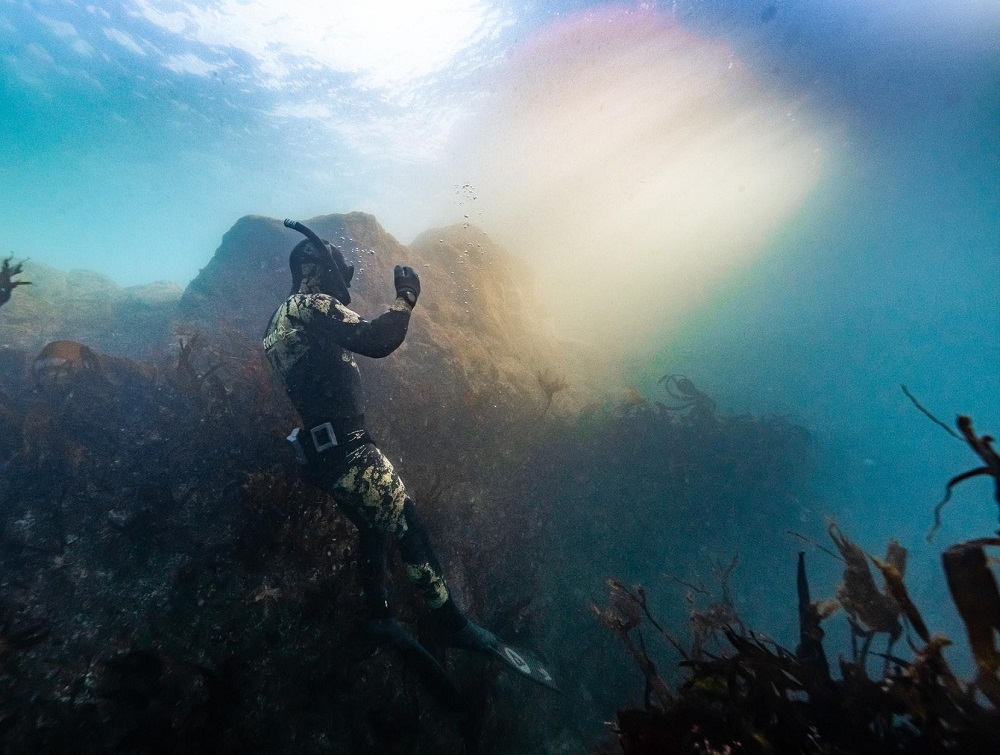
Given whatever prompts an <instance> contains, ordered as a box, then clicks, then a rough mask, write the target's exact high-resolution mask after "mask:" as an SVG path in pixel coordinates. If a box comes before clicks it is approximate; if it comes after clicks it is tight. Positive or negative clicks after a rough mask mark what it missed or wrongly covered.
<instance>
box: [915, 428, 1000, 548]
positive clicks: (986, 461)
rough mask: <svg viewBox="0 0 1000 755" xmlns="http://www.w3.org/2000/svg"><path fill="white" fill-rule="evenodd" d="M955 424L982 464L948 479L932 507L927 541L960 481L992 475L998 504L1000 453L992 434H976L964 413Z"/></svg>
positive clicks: (939, 521) (938, 525)
mask: <svg viewBox="0 0 1000 755" xmlns="http://www.w3.org/2000/svg"><path fill="white" fill-rule="evenodd" d="M956 424H957V425H958V430H959V432H960V433H961V434H962V438H963V439H964V440H965V442H966V443H967V444H968V446H969V448H971V449H972V450H973V451H975V452H976V455H977V456H978V457H979V458H980V459H982V460H983V466H981V467H976V468H975V469H970V470H968V471H967V472H962V473H961V474H959V475H955V476H954V477H952V478H951V479H950V480H948V484H947V485H945V492H944V498H942V499H941V502H940V503H939V504H938V505H937V506H936V507H935V508H934V526H933V527H932V528H931V531H930V532H928V533H927V542H930V541H931V540H933V538H934V533H935V532H937V531H938V529H939V528H940V527H941V510H942V509H943V508H944V507H945V505H947V503H948V501H950V500H951V494H952V491H953V489H954V488H955V486H956V485H958V484H959V483H960V482H964V481H965V480H970V479H972V478H973V477H981V476H984V475H985V476H988V477H992V478H993V482H994V489H993V499H994V500H995V501H996V502H997V505H998V506H1000V454H997V452H996V449H994V448H993V442H994V441H993V438H992V436H989V435H983V436H979V435H976V431H975V430H974V429H973V428H972V418H970V417H967V416H966V415H964V414H960V415H958V418H957V420H956Z"/></svg>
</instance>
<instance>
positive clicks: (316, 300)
mask: <svg viewBox="0 0 1000 755" xmlns="http://www.w3.org/2000/svg"><path fill="white" fill-rule="evenodd" d="M285 303H286V304H287V305H288V306H289V307H290V308H294V309H297V310H299V311H300V312H305V311H308V310H316V311H319V312H322V313H323V314H328V313H329V312H330V310H332V309H333V308H334V305H336V304H337V300H336V299H334V298H333V297H332V296H329V295H328V294H292V295H291V296H289V297H288V298H287V299H286V300H285Z"/></svg>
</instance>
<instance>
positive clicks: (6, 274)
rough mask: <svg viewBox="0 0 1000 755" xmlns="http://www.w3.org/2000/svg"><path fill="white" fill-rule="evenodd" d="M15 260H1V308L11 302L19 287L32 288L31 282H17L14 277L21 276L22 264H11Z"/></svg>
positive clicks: (9, 258)
mask: <svg viewBox="0 0 1000 755" xmlns="http://www.w3.org/2000/svg"><path fill="white" fill-rule="evenodd" d="M13 259H14V258H13V257H12V256H11V257H6V258H5V259H3V260H0V307H2V306H3V305H4V304H6V303H7V302H9V301H10V296H11V294H12V293H14V289H15V288H17V287H18V286H30V285H31V281H17V280H14V276H16V275H20V274H21V265H22V263H20V262H18V263H16V264H11V260H13Z"/></svg>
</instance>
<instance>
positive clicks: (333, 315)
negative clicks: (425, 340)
mask: <svg viewBox="0 0 1000 755" xmlns="http://www.w3.org/2000/svg"><path fill="white" fill-rule="evenodd" d="M409 324H410V307H409V306H408V305H407V304H405V302H403V301H402V300H398V299H397V301H396V303H395V304H393V306H392V308H391V309H389V311H388V312H386V313H384V314H382V315H379V316H378V317H376V318H375V319H374V320H371V321H368V320H365V319H364V318H363V317H359V316H358V315H356V314H355V313H354V312H351V310H349V309H347V308H346V307H345V308H340V307H331V308H330V312H329V314H328V315H327V316H326V317H324V318H323V325H324V329H325V330H327V334H328V336H329V337H330V338H331V339H332V340H333V341H334V342H336V343H337V345H338V346H340V347H341V348H343V349H347V351H351V352H354V353H355V354H360V355H361V356H365V357H374V358H376V359H380V358H382V357H385V356H389V354H391V353H392V352H394V351H395V350H396V349H398V348H399V345H400V344H401V343H403V340H404V339H405V338H406V330H407V328H408V327H409Z"/></svg>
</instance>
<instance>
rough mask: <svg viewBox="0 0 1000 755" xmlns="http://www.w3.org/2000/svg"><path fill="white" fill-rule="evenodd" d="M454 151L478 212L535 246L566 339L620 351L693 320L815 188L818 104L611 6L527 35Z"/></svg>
mask: <svg viewBox="0 0 1000 755" xmlns="http://www.w3.org/2000/svg"><path fill="white" fill-rule="evenodd" d="M494 90H495V95H494V96H493V98H492V100H491V101H490V102H489V103H488V104H487V106H486V110H485V112H483V113H482V114H480V116H479V117H477V118H476V120H475V121H474V122H473V123H472V124H470V125H468V127H467V128H466V129H465V131H464V133H463V134H462V135H461V137H460V138H459V139H458V140H457V141H456V144H455V147H454V150H453V153H454V155H455V163H454V166H453V171H454V174H453V175H454V178H453V180H454V182H455V183H457V184H459V185H462V184H465V183H468V184H471V185H473V186H475V189H476V196H477V199H476V203H475V205H476V206H475V208H474V212H473V215H472V220H474V221H475V222H477V223H480V224H481V225H482V226H483V227H484V228H485V229H486V230H487V231H488V232H489V233H490V234H491V235H493V236H495V237H496V238H498V239H499V240H500V241H501V242H502V243H504V244H506V245H508V246H510V247H512V248H514V249H518V250H520V251H522V252H523V253H524V254H526V255H527V256H529V257H530V258H531V259H532V261H533V262H534V263H535V266H536V267H537V269H538V270H539V275H540V280H539V283H540V285H541V289H542V294H543V296H544V299H545V300H546V301H547V302H548V303H549V306H550V312H549V314H550V315H552V317H553V319H554V320H555V322H556V324H557V325H560V326H561V329H562V330H563V331H564V332H567V333H571V334H573V335H574V336H576V337H580V338H585V339H587V340H589V341H592V342H593V341H595V339H599V342H600V343H603V344H607V345H608V346H609V348H613V349H621V348H628V347H631V346H634V345H635V344H637V343H640V342H642V341H643V340H644V338H645V337H646V336H648V335H649V334H651V333H653V332H658V333H660V334H661V335H662V334H663V332H664V331H669V329H670V328H671V327H673V326H676V325H677V324H678V323H679V322H680V321H681V318H682V316H683V315H685V314H687V313H689V312H690V311H691V309H692V308H693V307H694V306H696V305H697V304H698V303H699V302H700V301H702V300H704V297H705V296H706V295H707V294H708V293H709V292H710V291H711V290H712V289H713V286H714V285H716V284H717V283H718V282H719V281H721V280H723V279H724V278H725V277H726V276H728V275H731V274H733V273H734V272H735V271H737V270H740V269H741V268H744V267H745V266H746V265H747V264H748V263H749V262H750V261H751V260H752V259H753V258H754V257H755V256H758V255H759V254H761V252H762V250H763V249H764V247H765V245H766V242H767V240H768V239H769V237H770V235H771V234H772V233H773V232H774V231H775V229H776V228H778V227H779V225H780V224H781V223H783V222H786V221H787V220H788V219H789V218H790V217H791V215H792V214H793V213H794V212H795V211H796V209H797V208H798V207H799V206H800V205H801V203H802V202H803V200H804V199H805V197H806V196H807V195H808V194H809V192H810V190H811V189H812V187H813V186H814V185H815V183H816V181H817V180H818V177H819V175H820V171H821V165H822V155H823V139H822V137H821V135H820V133H819V131H818V129H817V127H816V126H815V125H814V124H812V123H810V120H809V117H808V114H807V113H806V112H805V108H804V106H803V105H802V104H801V103H797V102H794V101H792V100H791V99H789V98H788V97H787V96H784V97H783V96H780V95H779V94H777V93H775V92H771V91H768V90H767V89H766V88H765V87H763V86H762V85H761V84H760V83H759V82H758V81H756V80H755V79H754V77H753V76H752V75H751V74H750V73H749V72H748V71H747V70H745V69H744V67H743V66H742V65H741V63H740V61H739V59H738V58H737V57H736V55H735V54H734V53H733V51H732V50H731V49H729V48H727V47H726V46H724V45H721V44H719V43H717V42H714V41H712V40H708V39H705V38H703V37H700V36H697V35H695V34H692V33H690V32H688V31H686V30H684V29H682V28H681V27H680V26H679V25H678V24H676V23H675V22H673V21H671V20H669V19H667V18H665V17H664V16H662V15H658V14H653V13H638V14H637V13H625V12H622V11H606V12H603V13H598V14H587V15H582V16H579V17H576V18H571V19H567V20H564V21H562V22H560V23H558V24H557V25H555V26H553V27H550V28H549V29H548V30H546V31H544V32H543V33H541V34H539V35H538V36H536V37H535V38H533V39H531V40H528V41H526V42H525V43H523V44H522V45H521V46H520V47H519V48H518V49H517V50H515V51H514V53H513V54H512V55H511V56H510V58H509V60H508V61H507V63H506V65H505V66H504V67H503V69H502V70H501V71H500V72H499V75H498V78H497V79H496V82H495V86H494Z"/></svg>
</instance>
